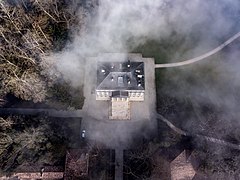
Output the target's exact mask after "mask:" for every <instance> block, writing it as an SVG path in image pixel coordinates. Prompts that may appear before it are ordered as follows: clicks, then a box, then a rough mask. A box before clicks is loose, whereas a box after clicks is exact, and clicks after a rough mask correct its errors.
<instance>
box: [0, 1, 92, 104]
mask: <svg viewBox="0 0 240 180" xmlns="http://www.w3.org/2000/svg"><path fill="white" fill-rule="evenodd" d="M81 2H82V1H80V3H75V1H66V0H44V1H40V0H21V1H20V0H19V1H10V0H5V1H0V42H1V43H0V44H1V46H0V99H1V101H3V100H4V96H5V95H6V94H8V93H11V94H13V95H15V96H16V97H18V98H21V99H22V100H31V101H33V102H43V101H45V100H46V97H47V96H49V88H50V87H52V86H53V84H54V83H55V81H56V80H57V74H58V73H55V74H53V76H49V75H46V73H44V71H42V70H46V68H49V66H50V65H51V62H46V61H45V60H43V57H44V56H45V55H47V54H48V53H51V52H54V51H59V50H61V49H62V48H63V47H64V45H65V44H66V42H67V40H69V39H70V30H71V29H72V28H73V27H74V26H75V27H77V30H79V31H81V30H83V29H84V26H85V24H84V17H86V16H87V14H88V10H87V9H85V8H84V7H83V4H81ZM83 2H84V1H83ZM83 2H82V3H83ZM50 96H51V95H50Z"/></svg>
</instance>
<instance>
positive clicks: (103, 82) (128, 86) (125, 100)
mask: <svg viewBox="0 0 240 180" xmlns="http://www.w3.org/2000/svg"><path fill="white" fill-rule="evenodd" d="M144 93H145V77H144V63H143V62H134V61H130V60H128V61H125V62H98V64H97V86H96V100H101V101H110V102H111V107H110V112H109V119H130V101H144Z"/></svg>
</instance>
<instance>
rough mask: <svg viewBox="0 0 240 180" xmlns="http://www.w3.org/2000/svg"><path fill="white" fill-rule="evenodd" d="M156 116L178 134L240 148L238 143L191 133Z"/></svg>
mask: <svg viewBox="0 0 240 180" xmlns="http://www.w3.org/2000/svg"><path fill="white" fill-rule="evenodd" d="M156 116H157V118H159V119H160V120H162V121H163V122H164V123H166V124H167V125H168V127H170V128H171V129H172V130H173V131H175V132H176V133H178V134H180V135H183V136H191V137H197V138H201V139H204V140H206V141H209V142H212V143H216V144H219V145H222V146H227V147H229V148H232V149H237V150H240V144H233V143H230V142H227V141H224V140H222V139H217V138H214V137H209V136H204V135H199V134H191V133H189V132H187V131H184V130H182V129H180V128H178V127H176V126H175V125H173V124H172V123H171V122H170V121H169V120H167V119H166V118H164V117H163V116H162V115H160V114H157V115H156Z"/></svg>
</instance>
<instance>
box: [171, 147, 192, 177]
mask: <svg viewBox="0 0 240 180" xmlns="http://www.w3.org/2000/svg"><path fill="white" fill-rule="evenodd" d="M170 167H171V179H172V180H181V179H186V180H188V179H189V180H192V179H193V177H194V176H195V174H196V172H195V170H194V168H193V166H192V164H191V162H190V161H189V160H188V159H187V157H186V151H183V152H182V153H181V154H180V155H178V156H177V157H176V158H175V159H174V160H173V161H172V162H171V164H170Z"/></svg>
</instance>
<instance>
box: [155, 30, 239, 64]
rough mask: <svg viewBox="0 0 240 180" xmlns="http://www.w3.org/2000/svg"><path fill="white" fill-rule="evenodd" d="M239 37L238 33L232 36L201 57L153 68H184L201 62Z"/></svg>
mask: <svg viewBox="0 0 240 180" xmlns="http://www.w3.org/2000/svg"><path fill="white" fill-rule="evenodd" d="M239 37H240V32H238V33H237V34H235V35H234V36H232V37H231V38H229V39H228V40H227V41H225V42H224V43H222V44H221V45H220V46H218V47H217V48H215V49H213V50H211V51H209V52H207V53H205V54H203V55H201V56H198V57H195V58H193V59H189V60H185V61H181V62H176V63H167V64H156V65H155V68H166V67H177V66H184V65H188V64H192V63H195V62H197V61H201V60H204V59H205V58H207V57H209V56H211V55H213V54H215V53H217V52H219V51H221V50H222V49H223V48H224V47H226V46H227V45H229V44H230V43H232V42H233V41H234V40H236V39H237V38H239Z"/></svg>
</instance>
